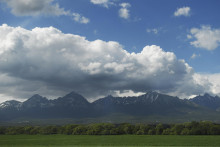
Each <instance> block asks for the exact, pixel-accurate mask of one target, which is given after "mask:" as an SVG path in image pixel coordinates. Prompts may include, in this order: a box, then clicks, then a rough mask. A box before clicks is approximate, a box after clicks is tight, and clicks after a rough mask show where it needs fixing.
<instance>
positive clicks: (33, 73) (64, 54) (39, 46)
mask: <svg viewBox="0 0 220 147" xmlns="http://www.w3.org/2000/svg"><path fill="white" fill-rule="evenodd" d="M219 5H220V1H219V0H211V1H210V0H202V1H201V0H192V1H190V0H166V1H165V0H135V1H134V0H74V1H73V0H0V81H1V82H0V102H3V101H6V100H11V99H15V100H20V101H23V100H25V99H27V98H29V97H31V96H32V95H33V94H40V95H42V96H46V97H48V98H57V97H59V96H63V95H65V94H67V93H69V92H71V91H75V92H78V93H80V94H82V95H83V96H85V97H86V98H87V99H88V100H89V101H92V100H95V99H97V98H101V97H104V96H107V95H110V94H111V95H113V96H129V95H140V94H143V93H145V92H146V91H148V90H154V91H158V92H161V93H165V94H170V95H173V96H178V97H180V98H189V97H192V96H195V95H199V94H200V95H202V94H204V93H209V94H212V95H219V96H220V64H219V63H220V58H219V56H220V19H219V14H220V9H219Z"/></svg>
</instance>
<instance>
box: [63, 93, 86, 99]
mask: <svg viewBox="0 0 220 147" xmlns="http://www.w3.org/2000/svg"><path fill="white" fill-rule="evenodd" d="M63 98H66V99H69V98H82V99H85V98H84V97H83V96H82V95H80V94H78V93H76V92H74V91H72V92H70V93H68V94H67V95H65V96H64V97H63Z"/></svg>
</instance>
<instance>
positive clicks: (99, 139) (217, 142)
mask: <svg viewBox="0 0 220 147" xmlns="http://www.w3.org/2000/svg"><path fill="white" fill-rule="evenodd" d="M44 146H45V147H54V146H55V147H72V146H75V147H84V146H90V147H91V146H114V147H116V146H118V147H119V146H132V147H135V146H187V147H188V146H220V136H165V135H164V136H159V135H155V136H149V135H140V136H139V135H118V136H73V135H0V147H44Z"/></svg>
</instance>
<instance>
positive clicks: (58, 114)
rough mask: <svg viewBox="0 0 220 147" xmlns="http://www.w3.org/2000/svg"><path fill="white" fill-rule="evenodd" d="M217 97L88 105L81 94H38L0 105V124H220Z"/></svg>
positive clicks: (149, 96) (107, 100) (157, 97)
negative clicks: (43, 95) (36, 121)
mask: <svg viewBox="0 0 220 147" xmlns="http://www.w3.org/2000/svg"><path fill="white" fill-rule="evenodd" d="M219 110H220V97H218V96H215V97H213V96H211V95H209V94H204V95H203V96H200V95H199V96H196V97H195V98H192V99H179V98H178V97H173V96H169V95H165V94H160V93H157V92H154V91H149V92H147V93H146V94H143V95H141V96H137V97H135V96H133V97H113V96H111V95H109V96H107V97H104V98H101V99H98V100H96V101H94V102H92V103H90V102H88V101H87V99H86V98H84V97H83V96H82V95H80V94H78V93H75V92H71V93H69V94H67V95H65V96H64V97H59V98H57V99H54V100H49V99H47V98H45V97H42V96H40V95H38V94H35V95H33V96H32V97H31V98H29V99H28V100H26V101H24V102H19V101H15V100H11V101H6V102H3V103H1V104H0V122H1V123H3V122H11V121H13V122H20V121H21V120H23V121H24V120H25V122H29V121H33V120H52V121H50V123H51V122H52V123H55V122H56V121H55V122H54V120H59V122H62V123H65V122H64V121H65V120H67V119H68V120H72V121H73V123H77V122H79V123H90V122H114V123H117V122H129V123H130V122H134V123H138V122H158V121H159V122H186V121H192V120H196V121H199V120H210V121H214V122H220V112H219Z"/></svg>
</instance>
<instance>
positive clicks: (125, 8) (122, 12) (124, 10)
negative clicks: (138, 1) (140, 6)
mask: <svg viewBox="0 0 220 147" xmlns="http://www.w3.org/2000/svg"><path fill="white" fill-rule="evenodd" d="M120 6H121V8H120V9H119V12H118V13H119V16H120V17H121V18H124V19H128V18H129V17H130V13H129V12H130V10H129V8H130V7H131V4H129V3H121V4H120Z"/></svg>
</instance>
